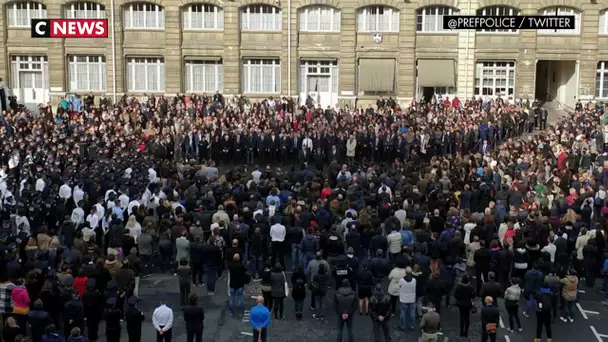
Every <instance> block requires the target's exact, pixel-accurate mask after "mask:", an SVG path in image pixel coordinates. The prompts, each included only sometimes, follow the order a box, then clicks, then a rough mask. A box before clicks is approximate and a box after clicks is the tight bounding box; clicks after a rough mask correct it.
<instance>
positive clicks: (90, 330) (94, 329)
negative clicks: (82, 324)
mask: <svg viewBox="0 0 608 342" xmlns="http://www.w3.org/2000/svg"><path fill="white" fill-rule="evenodd" d="M98 332H99V319H98V318H96V317H87V337H88V338H89V341H96V340H97V339H98V338H99V334H98Z"/></svg>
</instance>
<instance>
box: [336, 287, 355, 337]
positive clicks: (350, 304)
mask: <svg viewBox="0 0 608 342" xmlns="http://www.w3.org/2000/svg"><path fill="white" fill-rule="evenodd" d="M341 285H342V286H340V288H339V289H338V290H337V291H336V294H335V296H334V308H335V309H336V314H338V342H342V334H343V332H344V325H345V324H346V331H347V332H348V341H349V342H353V341H354V340H355V336H354V335H353V316H354V314H355V312H356V311H357V308H358V304H359V303H358V300H357V295H356V294H355V291H353V289H352V288H351V287H350V282H349V281H348V279H343V280H342V284H341Z"/></svg>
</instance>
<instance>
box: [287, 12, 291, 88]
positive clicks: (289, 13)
mask: <svg viewBox="0 0 608 342" xmlns="http://www.w3.org/2000/svg"><path fill="white" fill-rule="evenodd" d="M287 12H288V14H287V93H288V94H287V96H288V97H291V0H287Z"/></svg>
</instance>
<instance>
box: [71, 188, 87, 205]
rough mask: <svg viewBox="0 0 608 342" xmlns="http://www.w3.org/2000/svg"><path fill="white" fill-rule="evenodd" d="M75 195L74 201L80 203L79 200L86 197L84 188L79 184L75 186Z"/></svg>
mask: <svg viewBox="0 0 608 342" xmlns="http://www.w3.org/2000/svg"><path fill="white" fill-rule="evenodd" d="M73 197H74V203H76V204H77V205H78V202H80V201H82V199H83V198H84V191H82V189H81V188H80V187H79V186H75V187H74V194H73Z"/></svg>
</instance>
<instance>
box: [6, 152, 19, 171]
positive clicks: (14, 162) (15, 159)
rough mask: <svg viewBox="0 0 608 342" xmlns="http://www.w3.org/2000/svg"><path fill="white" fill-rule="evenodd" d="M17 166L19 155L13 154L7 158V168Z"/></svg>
mask: <svg viewBox="0 0 608 342" xmlns="http://www.w3.org/2000/svg"><path fill="white" fill-rule="evenodd" d="M17 166H19V155H18V154H15V155H13V156H12V157H11V158H10V159H9V160H8V168H9V169H14V168H15V167H17Z"/></svg>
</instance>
